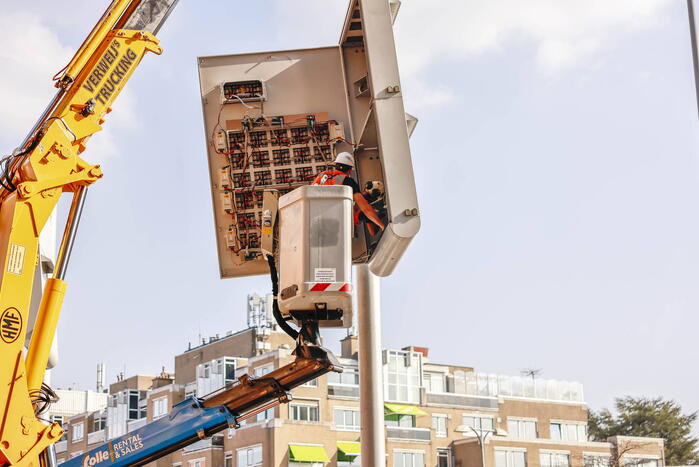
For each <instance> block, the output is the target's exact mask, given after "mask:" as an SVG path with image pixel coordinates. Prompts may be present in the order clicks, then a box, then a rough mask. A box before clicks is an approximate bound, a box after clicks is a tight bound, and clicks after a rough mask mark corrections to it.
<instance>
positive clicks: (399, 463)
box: [393, 450, 425, 467]
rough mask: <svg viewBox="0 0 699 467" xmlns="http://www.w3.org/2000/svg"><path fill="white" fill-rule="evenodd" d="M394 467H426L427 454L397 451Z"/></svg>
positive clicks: (394, 455)
mask: <svg viewBox="0 0 699 467" xmlns="http://www.w3.org/2000/svg"><path fill="white" fill-rule="evenodd" d="M393 467H425V452H424V451H399V450H395V451H393Z"/></svg>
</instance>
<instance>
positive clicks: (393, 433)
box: [386, 426, 431, 441]
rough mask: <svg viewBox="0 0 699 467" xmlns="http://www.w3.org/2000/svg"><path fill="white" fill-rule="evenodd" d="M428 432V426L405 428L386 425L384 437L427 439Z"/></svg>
mask: <svg viewBox="0 0 699 467" xmlns="http://www.w3.org/2000/svg"><path fill="white" fill-rule="evenodd" d="M430 434H431V430H430V429H429V428H407V427H399V426H387V427H386V437H387V438H389V439H401V440H410V441H429V440H430Z"/></svg>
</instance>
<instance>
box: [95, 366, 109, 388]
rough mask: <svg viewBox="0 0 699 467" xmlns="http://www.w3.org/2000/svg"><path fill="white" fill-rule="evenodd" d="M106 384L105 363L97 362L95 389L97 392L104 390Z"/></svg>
mask: <svg viewBox="0 0 699 467" xmlns="http://www.w3.org/2000/svg"><path fill="white" fill-rule="evenodd" d="M106 386H107V372H106V365H105V364H104V363H98V364H97V384H96V387H95V389H96V390H97V392H104V388H105V387H106Z"/></svg>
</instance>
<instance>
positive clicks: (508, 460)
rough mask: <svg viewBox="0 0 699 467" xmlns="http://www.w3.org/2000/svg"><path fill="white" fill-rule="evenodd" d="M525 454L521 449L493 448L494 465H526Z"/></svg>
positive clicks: (514, 466)
mask: <svg viewBox="0 0 699 467" xmlns="http://www.w3.org/2000/svg"><path fill="white" fill-rule="evenodd" d="M526 455H527V452H526V451H525V450H522V449H495V467H526V465H527V459H526Z"/></svg>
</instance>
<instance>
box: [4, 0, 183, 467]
mask: <svg viewBox="0 0 699 467" xmlns="http://www.w3.org/2000/svg"><path fill="white" fill-rule="evenodd" d="M175 2H176V0H113V1H112V2H111V4H110V5H109V7H108V8H107V10H106V11H105V13H104V15H103V16H102V17H101V18H100V20H99V22H98V23H97V24H96V26H95V27H94V28H93V30H92V31H91V32H90V34H89V35H88V37H87V39H86V40H85V42H84V43H83V44H82V46H81V47H80V48H79V49H78V51H77V53H76V54H75V56H74V57H73V59H72V60H71V62H70V63H69V64H68V66H67V67H66V68H65V70H64V73H63V75H62V76H61V77H60V78H59V79H58V80H57V82H56V86H57V87H58V92H57V94H56V96H55V97H54V98H53V100H52V101H51V102H50V104H49V106H48V107H47V108H46V110H45V111H44V113H43V114H42V115H41V117H40V118H39V119H38V121H37V123H36V124H35V126H34V128H32V130H31V131H30V133H29V134H28V136H27V137H26V139H25V141H24V142H23V143H22V145H21V146H20V147H19V148H18V149H17V150H16V151H15V152H14V153H13V155H11V156H8V157H6V158H5V159H3V160H2V163H0V186H1V187H0V258H4V262H2V264H0V266H2V269H1V270H0V466H4V465H7V464H9V465H22V466H24V465H26V466H36V467H38V456H39V453H41V452H42V451H44V449H45V448H46V447H47V446H49V445H50V444H53V443H55V442H57V441H58V440H59V439H60V438H61V436H62V434H63V430H62V428H61V427H60V425H59V424H57V423H53V424H50V425H47V424H46V423H44V422H42V421H41V420H39V418H38V416H37V414H36V413H35V409H34V405H33V404H32V401H33V400H36V399H37V398H40V397H41V395H42V394H41V392H42V382H43V378H44V372H45V369H46V365H47V361H48V356H49V350H50V348H51V344H52V341H53V338H54V335H55V332H56V325H57V322H58V316H59V313H60V308H61V304H62V302H63V296H64V294H65V290H66V283H65V282H64V281H63V278H64V276H65V268H66V265H67V261H68V257H69V255H70V249H71V247H72V242H73V238H74V236H75V229H76V227H77V223H78V220H79V217H80V211H81V209H82V203H83V201H84V197H85V193H86V189H87V187H88V186H89V185H91V184H92V183H94V182H95V181H97V180H99V179H100V178H101V177H102V171H101V169H100V167H99V165H91V164H89V163H88V162H86V161H85V160H84V159H82V158H81V157H80V154H81V153H82V152H83V151H84V150H85V148H86V144H87V141H88V140H89V138H90V137H91V136H92V135H93V134H94V133H96V132H98V131H100V130H101V129H102V125H103V124H104V122H105V118H106V115H107V114H108V113H109V112H110V111H111V110H112V109H111V106H112V103H113V102H114V100H115V99H116V98H117V96H118V95H119V93H120V92H121V90H122V89H123V88H124V86H125V85H126V83H127V82H128V80H129V78H131V76H132V74H133V72H134V71H135V70H136V68H137V66H138V65H139V63H140V62H141V60H142V59H143V57H144V55H145V54H146V53H147V52H153V53H155V54H160V53H161V52H162V49H161V48H160V46H159V45H158V40H157V39H156V38H155V35H154V34H155V33H156V32H157V30H158V29H159V27H160V25H161V24H162V22H163V21H164V19H165V18H166V17H167V15H168V14H169V12H170V10H171V8H172V7H173V6H174V4H175ZM65 192H71V193H73V203H72V207H71V211H70V215H69V216H68V222H67V225H66V229H65V234H64V236H63V241H62V242H61V247H60V251H59V255H58V258H57V263H56V268H55V271H54V277H53V278H51V279H49V281H48V283H47V284H46V287H45V290H44V295H43V297H42V301H41V304H40V306H39V312H38V315H37V318H36V321H35V323H34V329H33V333H32V338H31V342H30V344H29V347H28V350H27V353H26V357H25V353H24V345H25V338H26V333H27V325H28V321H29V306H30V299H31V293H32V283H33V279H34V271H35V264H36V261H37V259H38V258H37V255H38V240H39V234H40V233H41V231H42V229H43V228H44V225H45V224H46V221H47V220H48V218H49V216H50V215H51V213H52V212H53V210H54V208H55V207H56V204H57V203H58V200H59V198H60V197H61V194H62V193H65Z"/></svg>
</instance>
